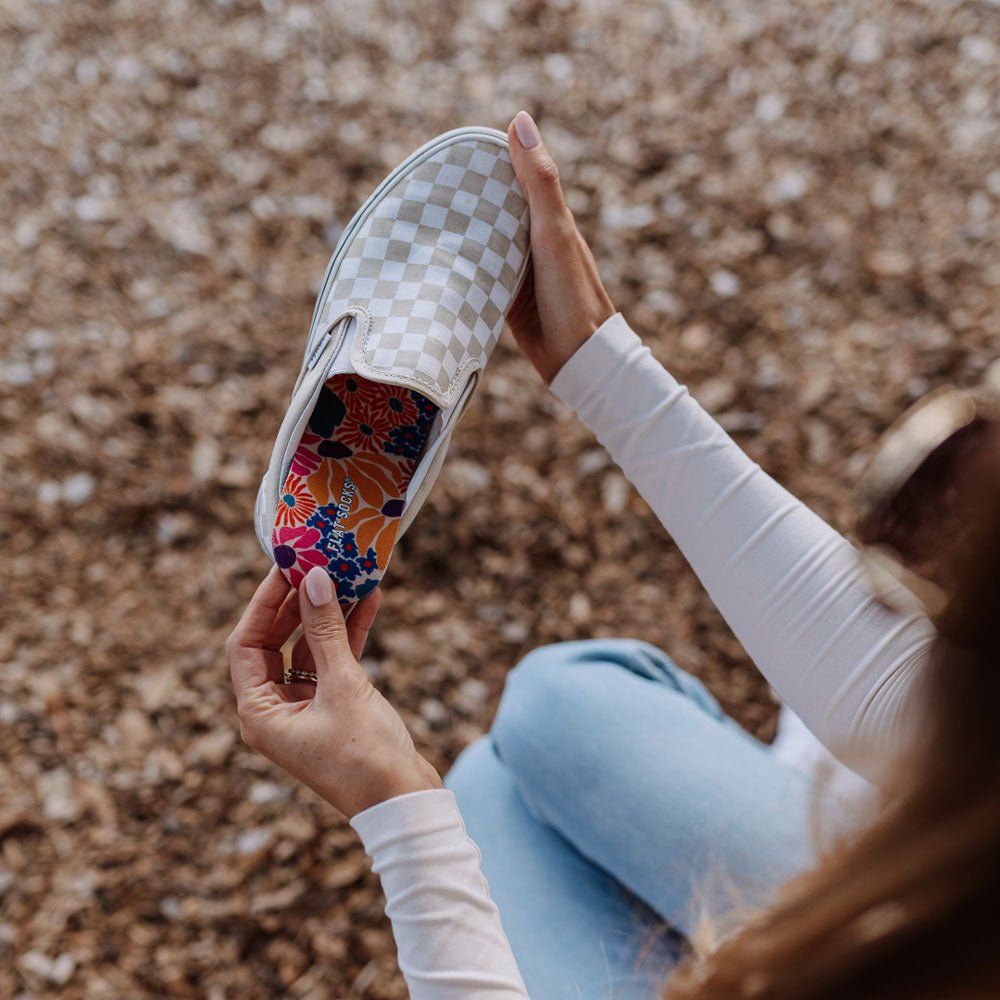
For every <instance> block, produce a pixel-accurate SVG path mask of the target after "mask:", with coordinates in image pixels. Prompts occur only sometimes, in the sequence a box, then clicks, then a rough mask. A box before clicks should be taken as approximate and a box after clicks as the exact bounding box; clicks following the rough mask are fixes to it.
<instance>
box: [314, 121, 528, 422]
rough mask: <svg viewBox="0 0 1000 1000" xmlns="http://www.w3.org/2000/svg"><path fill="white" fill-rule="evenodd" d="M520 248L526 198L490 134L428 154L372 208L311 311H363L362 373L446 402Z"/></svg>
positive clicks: (493, 324) (483, 351) (489, 343)
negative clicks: (324, 297) (367, 319)
mask: <svg viewBox="0 0 1000 1000" xmlns="http://www.w3.org/2000/svg"><path fill="white" fill-rule="evenodd" d="M527 254H528V206H527V202H526V201H525V199H524V196H523V194H522V193H521V189H520V187H519V186H518V184H517V180H516V178H515V176H514V170H513V167H512V166H511V163H510V156H509V154H508V152H507V150H506V148H504V147H503V146H502V145H501V144H500V143H499V142H497V143H490V142H488V141H487V140H485V139H482V138H478V137H476V138H466V139H462V140H459V141H456V142H454V143H452V144H450V145H448V146H445V147H444V148H442V149H440V150H438V151H437V152H435V153H434V154H433V155H431V156H430V157H428V158H427V159H426V160H423V161H422V162H420V163H418V164H417V165H415V166H414V168H413V169H412V170H411V171H410V172H409V173H407V174H406V175H405V176H404V177H402V178H401V179H400V180H399V181H398V183H396V184H395V185H394V186H393V187H392V188H391V189H390V190H389V191H388V192H386V194H385V196H384V197H383V198H382V199H381V200H380V201H379V202H378V203H377V204H376V205H375V206H374V207H373V208H372V211H371V214H370V215H369V216H368V218H367V219H366V220H365V222H364V223H363V225H362V226H361V229H360V230H359V231H358V234H357V236H356V237H355V238H354V240H353V241H352V243H351V245H350V247H349V248H348V249H347V252H346V255H345V257H344V259H343V261H342V263H341V265H340V267H339V268H338V272H337V274H336V275H335V276H334V280H333V282H332V285H331V288H330V293H329V297H328V298H327V301H326V303H325V304H324V307H323V310H322V315H323V318H324V322H329V321H331V320H333V319H334V318H336V317H337V316H338V315H340V314H341V313H342V312H343V311H344V309H345V308H347V307H349V306H361V307H362V308H364V309H365V310H366V311H367V312H368V314H369V317H370V319H371V323H370V326H369V328H368V330H367V333H366V335H364V336H363V337H362V339H361V340H360V342H359V343H358V344H357V345H355V349H354V350H352V359H353V361H354V363H355V366H356V368H357V370H358V372H359V374H362V375H369V376H370V377H373V378H376V379H380V380H390V381H393V382H400V383H403V384H407V385H411V386H412V387H413V388H415V389H417V390H418V391H420V392H422V393H424V394H425V395H427V396H428V397H429V398H431V399H433V400H434V401H435V402H437V403H438V404H439V405H441V406H450V405H451V404H452V403H453V402H454V400H455V398H456V397H457V394H458V393H459V392H460V391H461V389H462V386H463V385H464V384H465V382H466V377H467V374H468V373H469V372H470V371H472V370H475V369H478V368H482V367H483V366H484V365H485V364H486V361H487V359H488V358H489V356H490V354H491V353H492V351H493V348H494V347H495V346H496V342H497V339H498V337H499V336H500V332H501V330H502V329H503V323H504V317H505V315H506V313H507V310H508V308H509V307H510V305H511V301H512V299H513V297H514V295H515V293H516V292H517V288H518V284H519V282H520V278H521V277H522V274H523V271H524V269H525V262H526V258H527Z"/></svg>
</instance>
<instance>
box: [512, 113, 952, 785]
mask: <svg viewBox="0 0 1000 1000" xmlns="http://www.w3.org/2000/svg"><path fill="white" fill-rule="evenodd" d="M529 123H530V119H528V120H527V121H525V120H524V119H522V116H521V115H518V118H517V119H515V123H514V125H515V127H514V128H512V129H511V130H510V131H509V133H508V135H509V138H510V150H511V161H512V162H513V165H514V170H515V171H516V173H517V176H518V180H519V181H520V183H521V186H522V188H524V190H525V192H526V194H527V195H528V201H529V205H530V210H531V251H532V259H533V272H534V282H533V286H532V287H531V288H530V289H529V290H528V291H527V292H526V293H524V294H522V295H521V296H520V297H519V299H518V302H517V303H516V304H515V308H514V310H513V311H512V313H511V315H510V316H509V317H508V319H509V322H510V325H511V328H512V330H513V333H514V337H515V339H516V340H517V342H518V344H519V345H520V347H521V348H522V349H523V350H524V352H525V354H526V355H527V356H528V358H529V359H530V360H531V362H532V363H533V364H534V365H535V367H536V368H537V369H538V372H539V373H540V374H541V376H542V377H543V378H544V379H545V380H546V381H547V382H550V383H551V384H552V388H553V390H554V391H555V392H556V394H557V395H558V396H560V398H562V399H563V400H564V401H565V402H567V403H569V404H570V405H571V406H572V407H573V408H574V409H575V410H576V412H577V413H578V414H579V416H580V418H581V419H582V420H583V421H584V423H586V424H587V426H588V427H590V428H591V430H593V431H594V432H595V433H596V435H597V437H598V439H599V440H600V441H601V443H602V444H604V445H605V446H606V447H607V448H608V450H609V451H610V453H611V455H612V457H613V458H614V459H615V461H616V462H618V464H619V465H620V466H621V467H622V469H623V471H624V472H625V474H626V475H627V476H628V477H629V479H631V480H632V482H633V483H634V484H635V486H636V487H637V488H638V489H639V491H640V492H641V493H642V495H643V496H644V497H645V498H646V500H647V502H648V503H649V504H650V506H651V507H652V508H653V510H654V511H655V512H656V514H657V516H658V517H659V518H660V521H661V522H662V524H663V525H664V527H665V528H666V529H667V531H669V532H670V533H671V535H672V536H673V537H674V540H675V541H676V542H677V544H678V546H679V547H680V549H681V551H682V552H683V553H684V554H685V556H686V557H687V559H688V560H689V561H690V563H691V565H692V566H693V568H694V570H695V572H696V573H697V574H698V576H699V577H700V578H701V580H702V582H703V583H704V584H705V587H706V588H707V590H708V592H709V594H710V595H711V597H712V599H713V600H714V601H715V603H716V605H717V606H718V608H719V610H720V611H721V612H722V614H723V615H724V616H725V618H726V620H727V621H728V622H729V625H730V626H731V627H732V629H733V631H734V632H735V633H736V635H737V637H738V638H739V639H740V640H741V641H742V642H743V644H744V646H745V647H746V649H747V651H748V653H749V654H750V656H751V657H753V659H754V661H755V662H756V664H757V666H758V667H759V668H760V670H761V672H762V673H763V674H764V675H765V676H766V677H767V679H768V680H769V681H770V682H771V684H772V685H773V686H774V688H775V689H776V690H777V691H778V693H779V694H780V695H781V696H782V698H784V699H785V700H786V701H787V702H788V704H789V705H790V706H791V708H792V709H793V710H794V711H795V712H796V713H797V714H798V715H800V716H801V717H802V719H803V720H804V721H805V722H806V724H807V725H808V726H809V727H810V729H812V731H813V732H814V733H815V734H816V736H817V737H818V738H819V739H820V740H821V741H822V742H823V743H825V744H826V746H827V747H828V748H829V749H830V750H831V751H832V752H834V753H835V754H837V756H839V757H840V758H841V760H843V761H844V763H846V764H847V765H848V766H850V767H852V768H853V769H854V770H856V771H858V773H860V774H862V775H864V776H865V777H867V778H869V779H870V780H873V781H876V782H879V781H882V780H884V778H885V776H886V773H887V768H889V767H891V764H892V759H893V758H894V757H895V755H896V754H897V753H899V752H900V751H902V750H904V749H905V747H906V743H907V739H908V733H910V732H912V730H913V727H914V725H915V714H916V713H917V712H918V711H919V709H920V702H921V698H920V695H919V684H918V679H919V676H920V674H921V667H922V665H923V663H924V662H925V661H926V658H927V653H928V650H929V648H930V646H931V644H932V642H933V640H934V630H933V628H932V626H931V625H930V623H929V622H928V621H927V620H926V619H924V618H921V617H918V616H909V617H907V616H903V615H900V614H896V613H893V612H891V611H889V610H887V609H886V608H884V607H883V606H882V605H881V604H879V603H878V602H877V601H875V600H874V599H873V598H872V597H871V596H870V594H869V593H868V591H867V589H866V588H865V587H864V585H863V583H862V581H861V579H860V575H859V571H858V565H857V558H856V553H855V552H854V550H853V548H852V547H851V545H850V544H849V543H848V542H847V541H846V540H845V539H843V538H842V537H841V536H840V535H838V534H837V533H836V532H835V531H833V529H832V528H830V527H829V526H828V525H827V524H825V523H824V522H823V521H822V520H821V519H820V518H818V517H817V516H816V515H815V514H813V513H812V512H811V511H810V510H808V508H806V507H805V505H804V504H802V503H801V502H799V501H798V500H796V499H795V498H794V497H792V496H791V495H790V494H789V493H787V492H786V491H785V490H784V489H782V487H780V486H779V485H778V484H777V483H776V482H774V480H773V479H771V478H770V477H769V476H767V475H766V474H765V473H764V472H763V471H762V470H761V469H760V468H759V467H758V466H757V465H755V464H754V463H753V462H752V461H751V460H750V459H749V458H748V457H747V456H746V455H745V454H744V453H743V452H742V451H741V450H740V448H739V447H738V446H737V445H736V444H735V442H733V441H732V440H731V439H730V438H729V437H728V436H727V435H726V433H725V432H724V431H723V430H722V428H721V427H719V425H718V424H717V423H716V422H715V421H714V420H713V419H712V418H711V417H710V416H709V415H708V414H707V413H705V412H704V411H703V410H702V409H701V407H700V406H698V404H697V403H696V402H695V401H694V400H693V399H692V398H691V397H690V396H689V395H688V392H687V390H686V389H685V388H684V387H683V386H681V385H678V383H677V382H676V381H675V380H674V379H673V378H672V377H671V376H670V375H669V374H668V373H667V372H666V371H665V370H664V369H663V367H662V366H661V365H660V364H659V363H658V362H657V361H656V360H655V359H654V358H653V357H652V355H651V354H650V353H649V351H648V349H646V348H645V347H643V345H642V343H641V342H640V340H639V338H638V337H636V335H635V334H634V333H633V332H632V331H631V330H630V329H629V328H628V326H627V324H626V323H625V321H624V320H623V319H622V318H621V316H616V315H614V307H613V306H612V305H611V302H610V300H609V299H608V296H607V293H606V292H605V291H604V288H603V286H602V285H601V282H600V278H599V277H598V276H597V269H596V266H595V265H594V260H593V256H592V255H591V254H590V251H589V249H588V248H587V246H586V244H585V243H584V242H583V240H582V238H581V237H580V234H579V232H578V231H577V229H576V225H575V222H574V221H573V217H572V215H571V214H570V212H569V209H568V208H567V207H566V204H565V202H564V200H563V197H562V191H561V189H560V187H559V181H558V172H557V171H556V169H555V165H554V164H553V162H552V160H551V157H549V155H548V153H547V152H546V150H545V147H544V146H543V145H542V143H541V139H540V136H539V135H538V132H537V129H535V127H534V125H533V123H531V124H530V126H529ZM520 124H523V125H525V126H526V128H525V129H524V134H523V135H522V129H521V128H520V127H517V126H519V125H520ZM595 331H596V332H595Z"/></svg>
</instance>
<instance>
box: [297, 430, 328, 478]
mask: <svg viewBox="0 0 1000 1000" xmlns="http://www.w3.org/2000/svg"><path fill="white" fill-rule="evenodd" d="M322 440H323V439H322V438H321V437H320V436H319V435H318V434H310V433H309V432H308V431H306V433H305V434H303V435H302V438H301V440H300V441H299V445H298V447H297V448H296V449H295V454H294V455H293V456H292V472H294V473H295V475H296V476H310V475H312V474H313V473H314V472H315V471H316V470H317V469H318V468H319V466H320V462H322V461H323V459H322V458H321V457H320V456H319V454H317V452H316V448H317V446H318V445H319V444H320V442H321V441H322Z"/></svg>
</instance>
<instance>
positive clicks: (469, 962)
mask: <svg viewBox="0 0 1000 1000" xmlns="http://www.w3.org/2000/svg"><path fill="white" fill-rule="evenodd" d="M379 600H380V597H379V592H378V590H375V591H373V592H372V594H370V595H369V596H368V597H366V598H364V600H362V601H361V602H360V603H359V604H357V605H356V606H355V608H354V610H353V612H352V613H351V615H350V617H349V619H348V620H347V622H346V623H345V622H344V617H343V614H342V613H341V610H340V605H339V604H338V603H337V601H336V600H335V599H334V594H333V588H332V585H331V583H330V579H329V577H328V576H327V575H326V572H325V571H324V570H322V569H319V568H316V569H313V570H311V571H310V573H309V574H308V575H307V576H306V579H305V584H304V586H303V587H301V588H300V590H299V592H298V593H296V592H295V591H294V590H290V589H289V586H288V583H287V582H286V581H285V579H284V577H283V576H282V575H281V574H280V573H279V572H278V571H277V570H276V569H272V570H271V572H270V573H269V574H268V576H267V578H266V579H265V580H264V582H263V583H262V584H261V586H260V587H259V588H258V589H257V593H256V594H254V596H253V599H252V600H251V602H250V605H249V606H248V607H247V610H246V612H245V613H244V615H243V618H242V619H241V620H240V623H239V625H237V627H236V630H235V631H234V632H233V634H232V636H231V637H230V640H229V643H228V649H229V659H230V670H231V673H232V679H233V687H234V690H235V692H236V699H237V707H238V711H239V716H240V730H241V732H242V734H243V737H244V739H245V740H246V741H247V742H248V743H249V744H250V745H251V746H252V747H254V748H255V749H257V750H259V751H260V752H261V753H263V754H264V755H265V756H267V757H269V758H270V759H271V760H273V761H274V762H275V763H276V764H279V765H280V766H281V767H283V768H284V769H285V770H286V771H288V772H289V773H290V774H291V775H293V776H294V777H297V778H299V779H300V780H302V781H303V782H305V784H307V785H309V787H310V788H312V789H313V790H314V791H315V792H317V793H318V794H319V795H321V796H322V797H323V798H324V799H326V800H327V801H328V802H330V803H331V804H332V805H333V806H335V807H336V808H337V809H339V810H340V811H341V812H343V813H345V814H346V815H347V816H348V817H350V818H351V825H352V826H353V827H354V829H355V830H357V832H358V833H359V834H360V836H361V838H362V840H363V841H364V845H365V849H366V850H367V851H368V853H369V854H370V855H371V856H372V859H373V867H374V869H375V871H376V873H378V874H379V875H380V876H381V878H382V887H383V889H384V890H385V895H386V912H387V913H388V915H389V917H390V919H391V920H392V926H393V932H394V934H395V936H396V944H397V946H398V949H399V965H400V969H401V970H402V972H403V975H404V976H405V977H406V982H407V985H408V986H409V989H410V996H411V997H413V998H414V1000H459V998H461V1000H527V993H526V992H525V989H524V984H523V983H522V981H521V977H520V974H519V973H518V971H517V964H516V963H515V961H514V956H513V954H512V953H511V950H510V945H509V944H508V942H507V939H506V937H505V936H504V932H503V929H502V928H501V926H500V915H499V913H498V911H497V908H496V906H495V905H494V903H493V901H492V900H491V899H490V897H489V891H488V889H487V886H486V880H485V879H484V878H483V875H482V872H481V871H480V857H479V851H478V849H477V848H476V845H475V844H473V842H472V841H471V840H470V839H469V837H468V835H467V834H466V832H465V826H464V824H463V823H462V818H461V816H460V815H459V813H458V807H457V805H456V804H455V798H454V795H453V794H452V793H451V792H449V791H445V790H444V789H443V788H442V787H441V779H440V778H439V777H438V774H437V772H436V771H435V770H434V768H433V767H432V766H431V765H430V764H429V763H428V762H427V761H426V760H425V759H424V758H423V757H421V756H420V754H418V753H417V751H416V748H415V747H414V745H413V741H412V740H411V739H410V736H409V734H408V733H407V731H406V727H405V726H404V725H403V721H402V719H401V718H400V717H399V715H398V714H397V713H396V712H395V710H394V709H393V708H392V706H391V705H390V704H389V703H388V702H387V701H386V700H385V699H384V698H383V697H382V696H381V695H380V694H379V693H378V692H377V691H376V690H375V689H374V688H373V687H372V685H371V682H370V681H369V679H368V676H367V675H366V674H365V672H364V670H363V669H362V668H361V666H360V665H359V663H358V657H359V656H360V655H361V650H362V647H363V646H364V642H365V638H366V637H367V634H368V629H369V626H370V625H371V623H372V620H373V619H374V617H375V613H376V611H377V610H378V603H379ZM300 621H301V623H302V627H303V635H302V638H300V639H299V640H298V642H297V643H296V644H295V647H294V649H293V651H292V662H293V664H294V665H295V666H296V667H299V668H301V669H304V670H308V671H309V672H311V673H315V674H316V677H317V683H316V686H315V687H314V686H312V685H310V684H284V683H282V672H283V661H282V653H281V648H282V645H283V644H284V643H285V642H286V641H287V640H288V639H289V637H290V636H291V635H292V633H293V632H294V630H295V628H296V626H297V625H298V624H299V622H300Z"/></svg>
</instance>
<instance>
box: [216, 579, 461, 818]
mask: <svg viewBox="0 0 1000 1000" xmlns="http://www.w3.org/2000/svg"><path fill="white" fill-rule="evenodd" d="M380 601H381V593H380V591H378V590H375V591H373V592H372V593H371V594H370V595H368V597H366V598H365V599H364V600H362V601H361V602H360V603H359V604H358V605H357V606H356V607H355V608H354V610H353V611H352V612H351V614H350V617H349V618H348V620H347V621H346V622H345V621H344V616H343V614H342V612H341V610H340V605H339V604H338V603H337V601H336V599H335V596H334V592H333V584H332V582H331V580H330V578H329V576H327V574H326V572H325V571H324V570H323V569H321V568H318V567H317V568H315V569H312V570H310V572H309V575H308V576H307V577H306V579H305V582H304V584H303V586H302V587H300V588H299V590H298V591H297V592H296V591H295V590H292V589H291V587H290V586H289V584H288V583H287V582H286V581H285V578H284V577H283V576H282V575H281V573H280V572H279V571H278V570H277V568H272V569H271V572H270V573H269V574H268V575H267V577H266V578H265V579H264V582H263V583H262V584H261V585H260V586H259V587H258V588H257V592H256V593H255V594H254V596H253V598H252V599H251V600H250V604H249V606H248V607H247V609H246V611H245V612H244V613H243V617H242V618H241V619H240V622H239V624H238V625H237V626H236V629H235V630H234V631H233V634H232V635H231V636H230V637H229V641H228V642H227V643H226V649H227V652H228V653H229V668H230V673H231V675H232V679H233V688H234V690H235V692H236V704H237V712H238V714H239V718H240V733H241V735H242V736H243V739H244V740H245V741H246V743H247V744H249V745H250V746H251V747H253V748H254V749H255V750H257V751H259V752H260V753H262V754H263V755H264V756H265V757H268V758H270V759H271V760H273V761H274V762H275V763H276V764H277V765H278V766H279V767H282V768H284V769H285V770H286V771H287V772H288V773H289V774H291V775H292V776H293V777H296V778H298V779H299V780H300V781H303V782H304V783H305V784H307V785H308V786H309V787H310V788H311V789H312V790H313V791H314V792H316V793H317V794H318V795H320V796H322V797H323V798H324V799H326V800H327V802H329V803H330V804H331V805H333V806H335V807H336V808H337V809H339V810H340V811H341V812H342V813H344V814H345V815H346V816H348V817H352V816H354V815H355V814H356V813H359V812H361V811H362V810H364V809H367V808H369V806H373V805H375V804H376V803H378V802H382V801H384V800H385V799H389V798H393V797H394V796H396V795H403V794H406V793H407V792H415V791H421V790H423V789H428V788H440V787H441V778H440V777H439V775H438V773H437V771H435V770H434V768H433V767H432V766H431V764H430V763H429V762H428V761H427V760H425V759H424V758H423V757H421V756H420V754H419V753H417V750H416V748H415V747H414V745H413V740H412V739H411V737H410V734H409V733H408V732H407V730H406V726H405V725H404V723H403V720H402V719H401V718H400V717H399V715H398V714H397V712H396V710H395V709H394V708H393V707H392V706H391V705H390V704H389V702H387V701H386V700H385V698H383V697H382V695H381V694H379V692H378V691H376V690H375V688H374V687H372V684H371V681H370V680H369V679H368V675H367V674H366V673H365V671H364V670H363V669H362V667H361V665H360V664H359V663H358V657H360V655H361V650H362V649H363V647H364V644H365V640H366V639H367V637H368V630H369V628H371V624H372V622H373V621H374V620H375V614H376V612H377V611H378V606H379V603H380ZM300 621H301V623H302V628H303V635H302V638H301V639H299V641H298V642H297V643H296V646H295V649H294V651H293V657H292V658H293V662H294V663H295V664H296V666H298V667H304V668H305V669H310V670H315V672H316V676H317V683H316V685H315V686H314V685H312V684H301V683H295V684H283V683H282V679H283V676H284V665H283V661H282V655H281V647H282V646H283V645H284V643H285V642H286V641H287V640H288V638H289V636H291V634H292V632H294V631H295V629H296V627H297V626H298V624H299V622H300Z"/></svg>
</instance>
